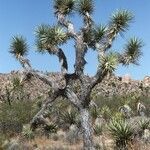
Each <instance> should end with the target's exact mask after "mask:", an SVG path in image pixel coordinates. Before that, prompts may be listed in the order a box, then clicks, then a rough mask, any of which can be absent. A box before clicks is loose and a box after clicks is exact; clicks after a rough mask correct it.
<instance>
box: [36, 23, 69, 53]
mask: <svg viewBox="0 0 150 150" xmlns="http://www.w3.org/2000/svg"><path fill="white" fill-rule="evenodd" d="M35 33H36V45H37V49H38V51H39V52H44V51H45V50H48V52H49V53H52V54H53V53H55V50H56V49H54V48H53V47H54V46H57V45H61V44H63V43H64V42H66V40H67V34H66V33H65V32H64V31H63V29H62V28H61V27H60V26H53V27H51V26H49V25H40V26H39V27H38V28H37V29H36V31H35Z"/></svg>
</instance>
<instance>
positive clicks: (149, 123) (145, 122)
mask: <svg viewBox="0 0 150 150" xmlns="http://www.w3.org/2000/svg"><path fill="white" fill-rule="evenodd" d="M139 126H140V128H141V129H142V130H143V131H144V130H145V129H150V120H149V119H142V120H140V121H139Z"/></svg>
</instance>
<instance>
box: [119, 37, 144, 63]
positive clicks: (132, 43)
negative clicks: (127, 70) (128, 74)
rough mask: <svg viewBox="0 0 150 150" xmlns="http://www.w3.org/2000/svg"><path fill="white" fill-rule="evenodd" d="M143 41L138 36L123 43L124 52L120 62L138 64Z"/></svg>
mask: <svg viewBox="0 0 150 150" xmlns="http://www.w3.org/2000/svg"><path fill="white" fill-rule="evenodd" d="M142 47H143V42H142V41H141V40H140V39H138V38H131V39H130V40H129V41H128V43H127V44H126V45H125V52H124V55H123V61H122V63H123V64H124V65H129V64H130V63H133V64H136V65H137V64H138V61H139V58H140V56H141V55H142V52H141V49H142Z"/></svg>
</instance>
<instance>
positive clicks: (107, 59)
mask: <svg viewBox="0 0 150 150" xmlns="http://www.w3.org/2000/svg"><path fill="white" fill-rule="evenodd" d="M117 66H118V55H117V53H112V52H110V53H108V54H107V55H106V56H104V57H101V60H100V67H101V69H102V70H103V71H106V72H109V73H112V72H113V71H115V69H116V67H117Z"/></svg>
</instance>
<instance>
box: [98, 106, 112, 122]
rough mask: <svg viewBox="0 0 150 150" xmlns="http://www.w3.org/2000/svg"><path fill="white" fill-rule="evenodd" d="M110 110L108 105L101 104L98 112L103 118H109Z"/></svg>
mask: <svg viewBox="0 0 150 150" xmlns="http://www.w3.org/2000/svg"><path fill="white" fill-rule="evenodd" d="M111 113H112V112H111V110H110V108H109V107H108V106H106V105H105V106H103V107H102V109H101V111H100V114H101V115H102V116H103V118H104V119H105V120H109V119H110V118H111Z"/></svg>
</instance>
